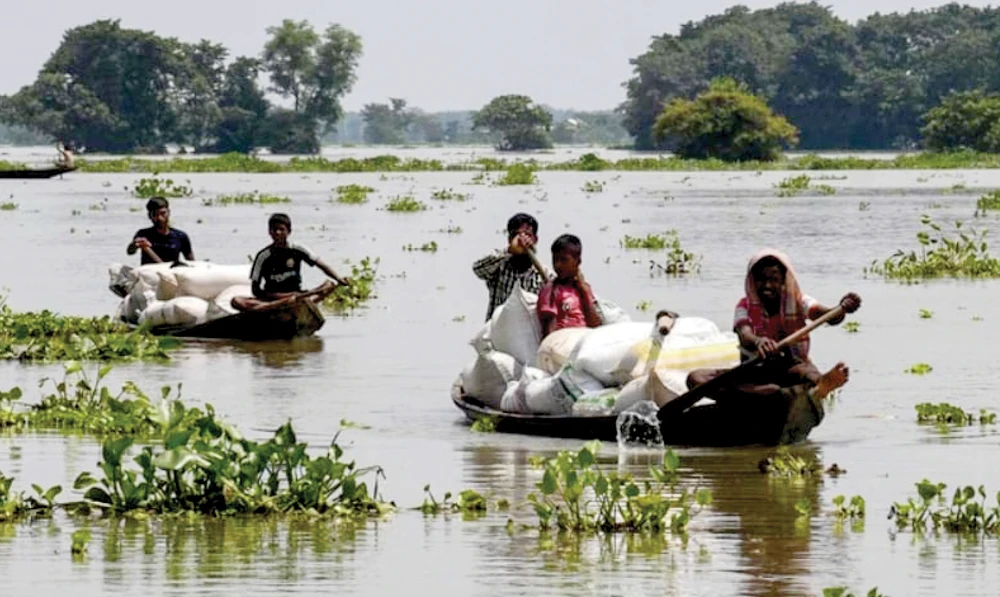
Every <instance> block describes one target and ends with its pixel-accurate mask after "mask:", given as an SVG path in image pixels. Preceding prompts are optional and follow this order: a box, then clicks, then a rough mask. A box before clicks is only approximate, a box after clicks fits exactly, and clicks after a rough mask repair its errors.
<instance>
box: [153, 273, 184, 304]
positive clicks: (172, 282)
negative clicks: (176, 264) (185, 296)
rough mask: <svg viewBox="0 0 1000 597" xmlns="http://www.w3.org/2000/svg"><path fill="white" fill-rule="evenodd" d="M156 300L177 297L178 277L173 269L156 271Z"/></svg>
mask: <svg viewBox="0 0 1000 597" xmlns="http://www.w3.org/2000/svg"><path fill="white" fill-rule="evenodd" d="M156 278H157V280H158V281H157V283H156V300H158V301H169V300H171V299H175V298H177V297H178V296H179V295H178V292H177V277H176V276H175V275H174V272H173V270H163V271H158V272H156Z"/></svg>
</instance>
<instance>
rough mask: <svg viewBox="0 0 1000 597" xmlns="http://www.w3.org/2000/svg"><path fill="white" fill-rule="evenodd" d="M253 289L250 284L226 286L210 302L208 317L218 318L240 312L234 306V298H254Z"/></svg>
mask: <svg viewBox="0 0 1000 597" xmlns="http://www.w3.org/2000/svg"><path fill="white" fill-rule="evenodd" d="M252 297H253V289H252V288H250V285H249V284H235V285H233V286H230V287H229V288H226V289H225V290H223V291H222V292H220V293H219V294H218V296H216V297H215V299H214V300H212V301H210V302H209V303H208V318H209V319H218V318H219V317H225V316H227V315H234V314H236V313H239V311H238V310H237V309H236V307H234V306H233V299H234V298H252Z"/></svg>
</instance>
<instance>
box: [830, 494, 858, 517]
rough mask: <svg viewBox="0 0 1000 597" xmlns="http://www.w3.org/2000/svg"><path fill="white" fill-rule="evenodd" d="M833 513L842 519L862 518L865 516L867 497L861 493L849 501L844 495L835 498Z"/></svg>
mask: <svg viewBox="0 0 1000 597" xmlns="http://www.w3.org/2000/svg"><path fill="white" fill-rule="evenodd" d="M833 507H834V511H833V514H834V516H836V517H837V518H838V519H840V520H861V519H864V517H865V498H863V497H861V496H860V495H856V496H853V497H851V500H850V501H847V498H845V497H844V496H842V495H838V496H836V497H834V498H833Z"/></svg>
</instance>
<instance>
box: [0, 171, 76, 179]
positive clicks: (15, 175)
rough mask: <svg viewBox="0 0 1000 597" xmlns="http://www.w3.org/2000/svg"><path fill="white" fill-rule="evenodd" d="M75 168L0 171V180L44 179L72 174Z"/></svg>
mask: <svg viewBox="0 0 1000 597" xmlns="http://www.w3.org/2000/svg"><path fill="white" fill-rule="evenodd" d="M74 170H76V168H40V169H37V170H0V179H4V178H6V179H36V180H37V179H44V178H52V177H54V176H59V175H60V174H66V173H67V172H72V171H74Z"/></svg>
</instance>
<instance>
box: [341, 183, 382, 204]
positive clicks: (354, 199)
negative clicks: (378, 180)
mask: <svg viewBox="0 0 1000 597" xmlns="http://www.w3.org/2000/svg"><path fill="white" fill-rule="evenodd" d="M336 191H337V203H347V204H350V205H361V204H362V203H367V202H368V194H369V193H374V192H375V189H373V188H372V187H366V186H362V185H357V184H348V185H341V186H339V187H337V189H336Z"/></svg>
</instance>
